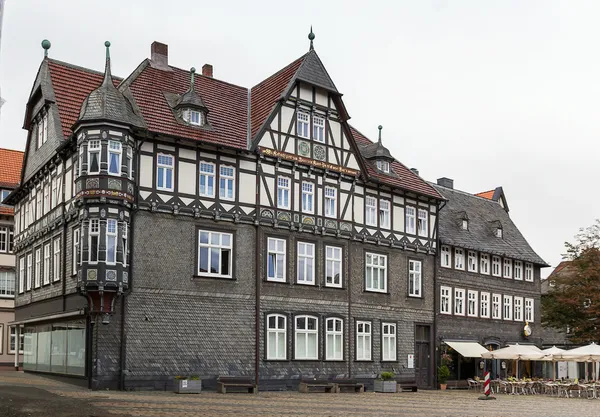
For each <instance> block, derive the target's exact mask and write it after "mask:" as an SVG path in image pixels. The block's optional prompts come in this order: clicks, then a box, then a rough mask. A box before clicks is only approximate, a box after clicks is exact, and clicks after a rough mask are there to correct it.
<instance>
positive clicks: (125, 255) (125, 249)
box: [121, 222, 129, 266]
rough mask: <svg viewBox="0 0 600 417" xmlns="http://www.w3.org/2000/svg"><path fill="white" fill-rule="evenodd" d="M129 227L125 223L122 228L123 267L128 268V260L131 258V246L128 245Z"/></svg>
mask: <svg viewBox="0 0 600 417" xmlns="http://www.w3.org/2000/svg"><path fill="white" fill-rule="evenodd" d="M128 228H129V226H128V225H127V223H126V222H123V225H122V227H121V239H122V240H123V266H127V258H128V256H129V246H128V245H127V242H128V238H129V235H128V230H127V229H128Z"/></svg>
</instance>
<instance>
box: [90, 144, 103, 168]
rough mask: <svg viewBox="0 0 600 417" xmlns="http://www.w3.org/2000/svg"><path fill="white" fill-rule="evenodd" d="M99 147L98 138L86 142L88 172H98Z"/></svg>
mask: <svg viewBox="0 0 600 417" xmlns="http://www.w3.org/2000/svg"><path fill="white" fill-rule="evenodd" d="M100 149H101V146H100V141H99V140H90V141H89V142H88V174H99V173H100Z"/></svg>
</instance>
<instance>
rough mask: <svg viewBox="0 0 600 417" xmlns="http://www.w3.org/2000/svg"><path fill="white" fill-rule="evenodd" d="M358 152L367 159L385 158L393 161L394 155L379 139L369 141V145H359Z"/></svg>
mask: <svg viewBox="0 0 600 417" xmlns="http://www.w3.org/2000/svg"><path fill="white" fill-rule="evenodd" d="M360 152H361V153H362V155H363V156H364V157H365V158H367V159H385V160H388V161H393V160H394V157H393V156H392V154H391V153H390V151H389V150H388V148H386V147H385V146H383V144H382V143H381V142H380V141H377V142H374V143H371V144H370V145H365V146H362V147H361V150H360Z"/></svg>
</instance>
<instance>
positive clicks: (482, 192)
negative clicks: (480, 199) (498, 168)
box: [473, 188, 496, 195]
mask: <svg viewBox="0 0 600 417" xmlns="http://www.w3.org/2000/svg"><path fill="white" fill-rule="evenodd" d="M492 191H496V189H495V188H492V189H491V190H485V191H480V192H478V193H477V194H473V195H479V194H485V193H489V192H492Z"/></svg>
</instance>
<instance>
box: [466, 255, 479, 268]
mask: <svg viewBox="0 0 600 417" xmlns="http://www.w3.org/2000/svg"><path fill="white" fill-rule="evenodd" d="M467 258H468V259H467V268H468V270H469V272H477V252H474V251H472V250H470V251H468V252H467Z"/></svg>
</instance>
